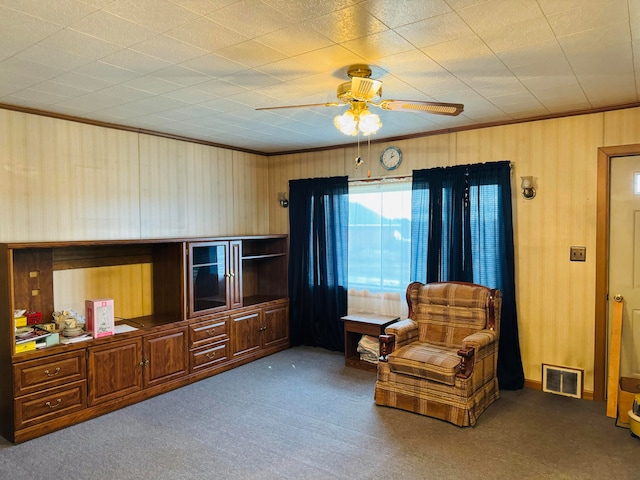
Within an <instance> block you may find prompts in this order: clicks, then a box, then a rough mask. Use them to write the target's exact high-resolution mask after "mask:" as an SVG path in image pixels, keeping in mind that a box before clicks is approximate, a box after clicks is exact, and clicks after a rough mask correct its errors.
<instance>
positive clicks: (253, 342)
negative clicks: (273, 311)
mask: <svg viewBox="0 0 640 480" xmlns="http://www.w3.org/2000/svg"><path fill="white" fill-rule="evenodd" d="M261 322H262V311H261V310H251V311H249V312H243V313H239V314H237V315H231V345H232V351H233V357H238V356H242V355H249V354H251V353H253V352H255V351H257V350H260V337H261V335H260V327H261Z"/></svg>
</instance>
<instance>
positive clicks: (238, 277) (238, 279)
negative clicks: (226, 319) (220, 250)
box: [228, 240, 242, 308]
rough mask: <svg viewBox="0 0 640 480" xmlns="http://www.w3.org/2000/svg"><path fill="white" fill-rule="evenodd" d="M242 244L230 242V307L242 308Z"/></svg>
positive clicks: (237, 241)
mask: <svg viewBox="0 0 640 480" xmlns="http://www.w3.org/2000/svg"><path fill="white" fill-rule="evenodd" d="M241 262H242V242H241V241H239V240H236V241H232V242H229V277H228V278H229V296H230V298H229V305H230V307H231V308H240V307H242V268H241Z"/></svg>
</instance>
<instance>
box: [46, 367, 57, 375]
mask: <svg viewBox="0 0 640 480" xmlns="http://www.w3.org/2000/svg"><path fill="white" fill-rule="evenodd" d="M59 373H60V367H58V368H56V371H55V372H53V373H49V369H47V370H45V371H44V374H45V375H46V376H47V377H55V376H56V375H57V374H59Z"/></svg>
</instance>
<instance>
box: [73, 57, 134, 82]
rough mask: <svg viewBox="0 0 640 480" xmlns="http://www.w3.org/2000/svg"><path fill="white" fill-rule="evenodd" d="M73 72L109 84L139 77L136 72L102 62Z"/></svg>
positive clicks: (84, 66)
mask: <svg viewBox="0 0 640 480" xmlns="http://www.w3.org/2000/svg"><path fill="white" fill-rule="evenodd" d="M75 72H76V73H80V74H82V75H86V76H88V77H93V78H98V79H100V80H104V81H106V82H109V83H121V82H126V81H127V80H131V79H132V78H135V77H137V76H139V75H140V74H139V73H138V72H133V71H131V70H127V69H126V68H121V67H117V66H115V65H111V64H109V63H105V62H102V61H97V62H92V63H88V64H86V65H83V66H81V67H78V68H77V69H76V70H75Z"/></svg>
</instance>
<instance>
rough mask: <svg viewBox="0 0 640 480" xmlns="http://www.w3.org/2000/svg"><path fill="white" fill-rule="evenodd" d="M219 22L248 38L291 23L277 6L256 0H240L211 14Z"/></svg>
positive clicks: (210, 16)
mask: <svg viewBox="0 0 640 480" xmlns="http://www.w3.org/2000/svg"><path fill="white" fill-rule="evenodd" d="M209 18H210V19H212V20H213V21H214V22H216V23H217V24H220V25H222V26H224V27H225V28H229V29H231V30H233V31H236V32H238V33H240V34H242V35H244V36H245V37H247V38H255V37H260V36H262V35H265V34H267V33H270V32H273V31H275V30H280V29H282V28H286V27H288V26H290V25H291V20H290V19H289V18H287V17H286V16H284V15H282V14H281V13H280V12H279V11H278V10H276V9H275V8H273V7H271V6H269V5H267V4H265V3H262V2H256V1H255V0H239V1H237V2H235V3H233V4H231V5H229V6H227V7H224V8H221V9H220V10H216V12H215V13H213V14H211V15H209Z"/></svg>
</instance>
